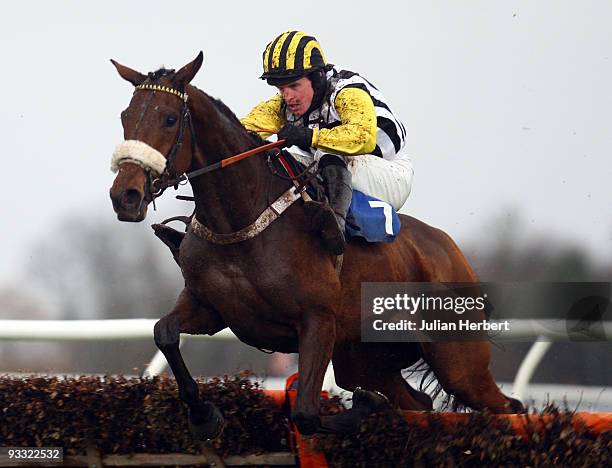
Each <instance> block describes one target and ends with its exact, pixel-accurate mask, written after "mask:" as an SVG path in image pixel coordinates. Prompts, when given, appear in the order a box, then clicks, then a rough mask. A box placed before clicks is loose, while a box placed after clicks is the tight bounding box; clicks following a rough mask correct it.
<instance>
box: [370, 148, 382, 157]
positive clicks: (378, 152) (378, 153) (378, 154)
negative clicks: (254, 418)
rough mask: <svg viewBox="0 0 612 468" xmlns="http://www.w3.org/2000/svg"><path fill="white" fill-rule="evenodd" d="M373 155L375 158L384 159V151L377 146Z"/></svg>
mask: <svg viewBox="0 0 612 468" xmlns="http://www.w3.org/2000/svg"><path fill="white" fill-rule="evenodd" d="M372 154H373V155H374V156H378V157H379V158H382V157H383V154H382V151H381V150H380V146H378V145H376V148H374V151H372Z"/></svg>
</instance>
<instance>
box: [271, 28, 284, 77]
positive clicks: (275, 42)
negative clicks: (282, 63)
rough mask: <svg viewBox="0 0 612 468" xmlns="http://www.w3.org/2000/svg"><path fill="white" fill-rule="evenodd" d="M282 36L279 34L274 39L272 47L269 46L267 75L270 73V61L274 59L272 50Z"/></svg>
mask: <svg viewBox="0 0 612 468" xmlns="http://www.w3.org/2000/svg"><path fill="white" fill-rule="evenodd" d="M282 36H283V35H282V34H281V35H280V36H278V37H277V38H276V39H274V41H273V42H272V45H271V46H270V53H269V54H268V73H269V72H271V71H272V61H273V59H274V49H275V48H276V44H278V41H279V40H280V38H281V37H282Z"/></svg>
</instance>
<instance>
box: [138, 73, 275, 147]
mask: <svg viewBox="0 0 612 468" xmlns="http://www.w3.org/2000/svg"><path fill="white" fill-rule="evenodd" d="M174 74H175V70H174V69H167V68H165V67H163V66H162V67H161V68H160V69H158V70H156V71H154V72H150V73H149V74H148V77H149V79H150V80H151V81H157V80H159V79H160V78H163V77H165V76H169V75H174ZM171 79H172V78H171ZM191 86H193V87H194V88H195V89H196V90H198V91H199V92H200V93H202V94H203V95H204V96H206V97H207V98H208V99H209V101H210V102H211V103H212V104H213V105H214V106H215V108H216V109H217V110H218V111H219V113H221V114H222V115H223V116H225V117H226V118H227V119H228V120H229V121H230V122H231V123H233V124H234V125H237V126H238V127H241V128H244V127H243V125H242V122H240V119H239V118H238V117H236V114H234V112H233V111H232V110H231V109H230V108H229V107H228V106H227V105H226V104H225V103H224V102H223V101H222V100H221V99H217V98H214V97H212V96H210V95H209V94H207V93H206V92H204V91H202V90H201V89H199V88H198V87H197V86H194V85H191ZM248 134H249V135H250V136H251V138H252V140H253V142H254V143H256V144H258V145H260V144H261V143H262V141H263V140H262V138H260V137H259V135H257V134H255V133H251V132H248Z"/></svg>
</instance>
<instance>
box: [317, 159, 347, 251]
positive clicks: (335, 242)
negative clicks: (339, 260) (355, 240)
mask: <svg viewBox="0 0 612 468" xmlns="http://www.w3.org/2000/svg"><path fill="white" fill-rule="evenodd" d="M321 176H323V182H324V186H325V190H326V192H327V197H328V198H329V206H324V207H323V208H322V209H321V210H320V211H319V213H318V216H317V218H318V219H317V227H318V229H319V230H320V232H321V237H322V238H323V244H324V245H325V248H326V249H327V250H328V251H329V252H331V253H332V254H334V255H341V254H342V253H344V249H345V247H346V239H345V238H344V227H345V224H346V215H347V213H348V209H349V206H350V205H351V199H352V196H353V187H352V185H351V173H350V172H349V170H348V169H347V168H346V167H345V166H341V165H338V164H328V165H326V166H324V167H323V168H322V169H321Z"/></svg>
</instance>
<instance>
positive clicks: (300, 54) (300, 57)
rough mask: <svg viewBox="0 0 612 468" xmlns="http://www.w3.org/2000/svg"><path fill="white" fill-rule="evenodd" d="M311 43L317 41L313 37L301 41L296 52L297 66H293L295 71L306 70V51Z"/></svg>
mask: <svg viewBox="0 0 612 468" xmlns="http://www.w3.org/2000/svg"><path fill="white" fill-rule="evenodd" d="M310 41H316V39H315V38H314V37H312V36H304V37H303V38H301V39H300V42H298V45H297V48H296V50H295V65H294V66H293V69H294V70H295V71H302V70H304V50H305V49H306V46H307V45H308V43H309V42H310Z"/></svg>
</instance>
